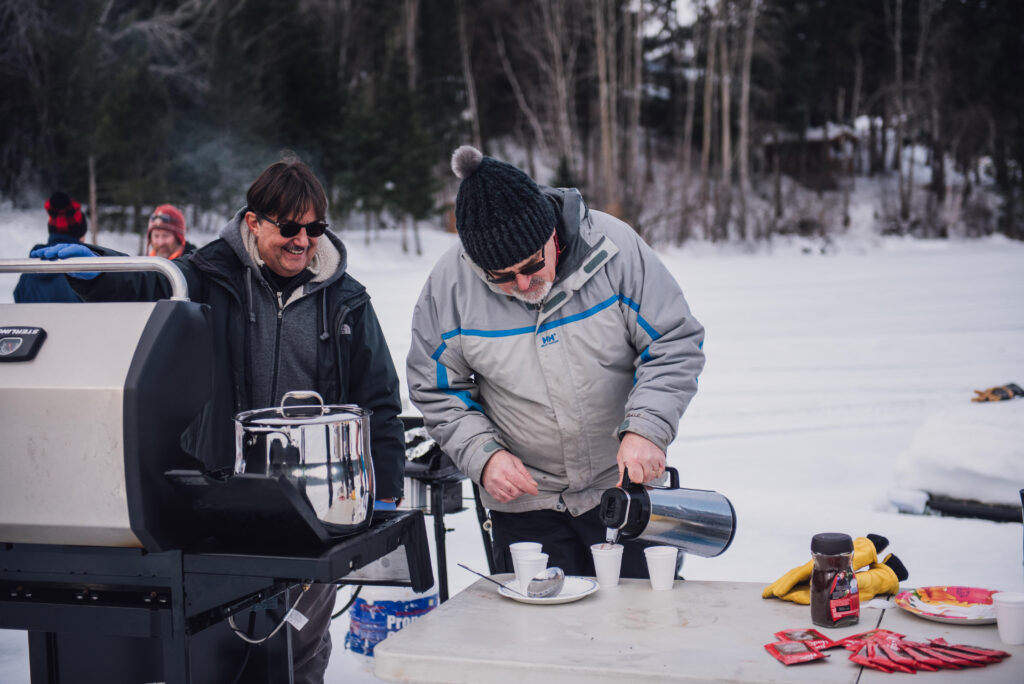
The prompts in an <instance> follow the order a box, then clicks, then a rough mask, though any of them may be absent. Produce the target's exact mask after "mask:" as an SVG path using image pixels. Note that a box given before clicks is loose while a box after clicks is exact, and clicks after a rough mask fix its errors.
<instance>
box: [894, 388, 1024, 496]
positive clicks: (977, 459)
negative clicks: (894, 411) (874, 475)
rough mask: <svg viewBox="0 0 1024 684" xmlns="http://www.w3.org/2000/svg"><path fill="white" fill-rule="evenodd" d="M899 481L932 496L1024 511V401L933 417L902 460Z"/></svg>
mask: <svg viewBox="0 0 1024 684" xmlns="http://www.w3.org/2000/svg"><path fill="white" fill-rule="evenodd" d="M965 401H966V399H965ZM897 480H898V482H899V485H900V486H901V487H905V488H907V489H919V490H923V491H926V492H928V493H930V494H936V495H940V496H948V497H952V498H955V499H971V500H974V501H981V502H983V503H987V504H1002V505H1011V506H1016V505H1020V489H1021V488H1022V487H1024V400H1021V399H1017V400H1011V401H1005V402H992V403H982V404H966V405H965V406H962V407H958V408H956V409H950V410H948V411H942V412H940V413H937V414H935V415H933V416H931V417H929V418H928V419H926V420H925V421H924V423H922V425H921V427H920V428H918V430H917V431H916V432H915V433H914V438H913V440H912V441H911V443H910V447H909V448H908V449H907V450H906V451H905V452H903V453H902V454H901V455H900V457H899V460H898V462H897Z"/></svg>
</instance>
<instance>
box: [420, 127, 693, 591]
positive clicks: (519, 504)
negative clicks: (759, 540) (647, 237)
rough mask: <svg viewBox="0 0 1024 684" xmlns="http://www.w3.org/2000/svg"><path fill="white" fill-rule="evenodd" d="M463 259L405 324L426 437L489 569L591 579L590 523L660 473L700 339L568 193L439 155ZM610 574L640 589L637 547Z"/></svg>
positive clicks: (624, 231) (629, 254)
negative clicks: (557, 571)
mask: <svg viewBox="0 0 1024 684" xmlns="http://www.w3.org/2000/svg"><path fill="white" fill-rule="evenodd" d="M452 169H453V170H454V172H455V174H456V175H457V176H458V177H459V178H461V179H462V182H461V184H460V186H459V192H458V196H457V198H456V206H455V216H456V229H457V230H458V233H459V238H460V243H461V244H460V245H459V246H457V247H455V248H453V249H452V250H450V251H449V252H448V253H447V254H445V255H444V256H443V257H442V258H441V259H440V261H439V262H438V263H437V265H436V266H435V267H434V270H433V272H432V273H431V274H430V277H429V278H428V280H427V283H426V285H425V286H424V288H423V292H422V293H421V294H420V298H419V301H418V302H417V305H416V309H415V312H414V314H413V321H412V344H411V348H410V351H409V357H408V361H407V373H408V383H409V395H410V398H411V399H412V401H413V403H414V404H415V405H416V406H417V407H418V408H419V409H420V411H421V412H422V413H423V417H424V421H425V424H426V426H427V429H428V431H429V432H430V434H431V436H432V437H433V438H434V439H436V440H437V441H438V443H439V444H440V445H441V447H442V449H444V451H445V452H446V453H447V454H449V456H451V458H452V459H453V460H454V461H455V463H456V464H457V465H458V466H459V468H460V469H461V470H462V471H463V472H464V473H466V474H467V475H468V476H469V477H470V478H471V479H472V480H473V481H474V482H477V483H479V484H480V485H481V486H482V488H483V490H484V491H483V492H482V497H483V499H484V503H485V504H486V505H487V506H488V508H490V510H491V521H492V524H493V528H492V535H493V539H494V553H495V558H496V561H497V564H498V566H499V568H500V569H502V570H505V571H508V570H510V569H511V558H510V555H509V550H508V545H509V544H510V543H512V542H516V541H539V542H541V543H542V544H543V545H544V551H545V552H546V553H548V555H549V564H550V565H557V566H559V567H561V568H563V569H564V570H565V571H566V573H567V574H578V575H593V574H594V569H593V563H592V558H591V554H590V549H589V546H590V545H592V544H595V543H600V542H603V541H604V539H605V529H604V527H603V526H602V525H601V523H600V520H599V518H598V513H597V507H598V503H599V502H600V499H601V494H602V492H603V491H604V490H605V489H607V488H609V487H614V486H616V484H617V483H621V481H622V473H623V471H624V470H626V469H628V472H629V477H630V480H632V481H634V482H648V481H650V480H654V479H657V478H659V477H661V476H662V475H663V474H664V469H665V451H666V449H667V448H668V445H669V444H670V443H671V442H672V440H673V439H674V438H675V435H676V430H677V427H678V423H679V419H680V418H681V417H682V415H683V412H684V411H685V410H686V407H687V405H688V404H689V402H690V400H691V399H692V398H693V395H694V394H695V393H696V391H697V376H698V374H699V373H700V371H701V369H702V368H703V366H704V354H703V352H702V351H701V347H702V345H703V338H704V329H703V327H702V326H701V325H700V324H699V323H698V322H697V321H696V320H695V319H694V317H693V316H692V314H691V313H690V310H689V307H688V306H687V303H686V300H685V299H684V298H683V293H682V291H681V290H680V288H679V285H678V284H677V283H676V282H675V280H674V279H673V277H672V275H671V274H670V273H669V272H668V270H667V269H666V268H665V266H664V265H663V264H662V263H661V262H660V260H659V259H658V257H657V255H655V254H654V252H653V251H652V250H651V249H650V248H649V247H648V246H647V245H646V244H645V243H644V242H643V241H642V240H641V239H640V238H639V237H638V236H637V235H636V233H635V231H633V229H632V228H630V227H629V226H628V225H626V224H624V223H622V222H621V221H619V220H617V219H615V218H614V217H612V216H609V215H608V214H604V213H601V212H598V211H593V210H589V209H587V207H586V206H585V205H584V204H583V201H582V198H581V197H580V195H579V193H578V192H577V191H576V190H560V189H552V188H541V187H538V186H537V184H536V183H535V182H534V181H533V180H531V179H530V178H529V176H527V175H526V174H525V173H523V172H522V171H520V170H519V169H517V168H515V167H513V166H511V165H509V164H506V163H504V162H501V161H498V160H496V159H493V158H491V157H485V156H483V155H482V154H481V153H480V152H479V151H478V150H476V149H474V148H472V147H469V146H463V147H460V148H459V149H458V150H456V151H455V154H454V155H453V156H452ZM625 546H626V548H625V552H624V557H623V566H622V575H623V576H625V577H645V576H646V564H645V561H644V558H643V553H642V551H641V547H640V545H638V544H630V543H627V544H625Z"/></svg>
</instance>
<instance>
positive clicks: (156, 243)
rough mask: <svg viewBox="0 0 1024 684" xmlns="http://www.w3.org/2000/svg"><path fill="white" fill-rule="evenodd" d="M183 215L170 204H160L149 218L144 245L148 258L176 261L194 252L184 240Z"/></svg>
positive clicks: (191, 245)
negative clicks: (154, 257) (146, 247)
mask: <svg viewBox="0 0 1024 684" xmlns="http://www.w3.org/2000/svg"><path fill="white" fill-rule="evenodd" d="M185 228H186V227H185V215H184V214H182V213H181V211H180V210H179V209H178V208H177V207H175V206H173V205H170V204H161V205H160V206H159V207H157V208H156V209H154V210H153V215H152V216H150V217H149V229H148V231H147V233H146V245H147V246H148V254H149V256H158V257H163V258H164V259H177V258H178V257H180V256H182V255H184V254H190V253H192V252H194V251H195V250H196V246H195V245H193V244H192V243H191V242H188V241H186V240H185Z"/></svg>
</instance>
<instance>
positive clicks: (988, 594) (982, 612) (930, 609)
mask: <svg viewBox="0 0 1024 684" xmlns="http://www.w3.org/2000/svg"><path fill="white" fill-rule="evenodd" d="M994 593H995V592H994V591H992V590H991V589H980V588H978V587H919V588H917V589H911V590H909V591H904V592H901V593H900V594H898V595H897V596H896V605H897V606H899V607H900V608H902V609H903V610H905V611H907V612H908V613H913V614H914V615H916V616H918V617H922V618H924V619H925V620H934V621H935V622H945V623H947V624H951V625H991V624H995V621H996V609H995V606H993V605H992V594H994Z"/></svg>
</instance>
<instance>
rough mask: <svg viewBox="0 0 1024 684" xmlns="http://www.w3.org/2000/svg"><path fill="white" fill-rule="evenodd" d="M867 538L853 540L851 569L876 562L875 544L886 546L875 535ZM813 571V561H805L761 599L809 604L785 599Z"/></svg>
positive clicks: (809, 577) (808, 600)
mask: <svg viewBox="0 0 1024 684" xmlns="http://www.w3.org/2000/svg"><path fill="white" fill-rule="evenodd" d="M869 537H871V538H870V539H869V538H868V537H857V538H856V539H854V540H853V569H854V570H856V569H857V568H863V567H864V566H865V565H871V564H872V563H874V562H875V561H877V560H878V549H876V542H877V545H878V547H879V548H883V549H884V548H885V547H886V545H888V543H889V540H887V539H886V538H885V537H879V536H877V535H873V534H872V535H869ZM812 570H814V561H813V560H811V561H807V562H806V563H804V564H803V565H801V566H799V567H796V568H793V569H792V570H790V571H789V572H787V573H786V574H785V575H783V576H782V577H780V578H779V579H777V580H775V581H774V582H772V583H771V584H769V585H768V586H767V587H766V588H765V590H764V591H763V592H761V598H772V597H773V596H774V597H777V598H780V599H782V600H784V601H796V602H797V603H804V604H806V603H809V602H810V598H808V599H807V600H805V601H797V600H796V599H795V598H787V597H786V595H787V594H789V593H790V592H791V591H792V590H793V589H794V588H795V587H796V586H797V585H798V584H801V583H805V584H806V583H809V582H810V581H811V571H812Z"/></svg>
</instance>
